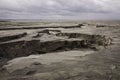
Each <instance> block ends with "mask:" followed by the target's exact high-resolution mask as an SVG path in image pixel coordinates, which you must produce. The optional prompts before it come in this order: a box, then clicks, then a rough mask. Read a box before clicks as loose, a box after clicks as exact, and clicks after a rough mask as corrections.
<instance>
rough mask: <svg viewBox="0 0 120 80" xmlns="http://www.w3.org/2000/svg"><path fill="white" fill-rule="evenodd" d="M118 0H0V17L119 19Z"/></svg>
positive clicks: (119, 0) (119, 6) (119, 1)
mask: <svg viewBox="0 0 120 80" xmlns="http://www.w3.org/2000/svg"><path fill="white" fill-rule="evenodd" d="M119 4H120V0H0V19H120V16H119V14H120V10H119V9H120V5H119Z"/></svg>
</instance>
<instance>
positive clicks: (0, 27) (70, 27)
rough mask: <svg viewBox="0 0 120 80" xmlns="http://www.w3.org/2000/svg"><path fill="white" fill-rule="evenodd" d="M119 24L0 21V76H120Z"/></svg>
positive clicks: (105, 79)
mask: <svg viewBox="0 0 120 80" xmlns="http://www.w3.org/2000/svg"><path fill="white" fill-rule="evenodd" d="M119 37H120V25H119V21H111V22H105V21H103V22H85V23H83V22H15V21H14V22H13V21H7V22H0V80H120V38H119Z"/></svg>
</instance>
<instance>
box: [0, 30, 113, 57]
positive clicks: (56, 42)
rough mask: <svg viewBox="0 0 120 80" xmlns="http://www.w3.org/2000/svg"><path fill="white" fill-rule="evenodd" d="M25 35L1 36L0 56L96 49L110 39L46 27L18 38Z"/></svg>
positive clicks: (107, 42) (106, 44)
mask: <svg viewBox="0 0 120 80" xmlns="http://www.w3.org/2000/svg"><path fill="white" fill-rule="evenodd" d="M53 33H54V34H53ZM25 35H26V37H27V34H26V33H23V34H20V35H14V36H10V37H4V38H2V40H4V41H5V42H3V43H1V44H0V52H1V53H0V57H7V58H15V57H21V56H28V55H31V54H43V53H47V52H55V51H65V50H74V49H81V48H86V49H88V48H89V49H93V50H98V47H99V46H104V47H106V46H108V45H110V44H111V39H110V38H106V37H105V36H101V35H89V34H81V33H62V32H61V31H59V30H47V29H46V30H43V31H40V32H37V34H36V35H35V36H32V35H31V37H29V38H30V39H29V40H27V39H26V38H23V39H20V40H19V39H18V38H21V37H24V36H25ZM29 36H30V35H29ZM64 37H65V38H64ZM14 39H16V40H14ZM8 40H12V41H8ZM7 41H8V42H7Z"/></svg>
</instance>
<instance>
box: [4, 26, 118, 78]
mask: <svg viewBox="0 0 120 80" xmlns="http://www.w3.org/2000/svg"><path fill="white" fill-rule="evenodd" d="M69 31H71V32H78V33H79V32H82V33H83V32H84V33H87V32H88V33H91V34H101V35H107V36H110V37H111V38H113V44H112V45H111V46H109V47H107V48H106V49H105V48H103V49H101V50H99V51H93V50H74V51H64V52H57V53H49V54H44V55H31V56H28V57H21V58H16V59H13V60H10V61H9V62H8V65H5V66H4V67H5V68H6V69H7V70H8V72H9V73H10V74H11V75H8V76H9V78H7V79H8V80H9V79H12V80H16V79H20V80H120V35H119V34H120V27H105V28H94V27H92V28H87V29H85V28H84V29H82V30H81V29H80V30H78V29H73V30H72V29H71V30H70V29H63V32H69ZM48 56H49V57H48Z"/></svg>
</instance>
